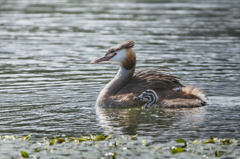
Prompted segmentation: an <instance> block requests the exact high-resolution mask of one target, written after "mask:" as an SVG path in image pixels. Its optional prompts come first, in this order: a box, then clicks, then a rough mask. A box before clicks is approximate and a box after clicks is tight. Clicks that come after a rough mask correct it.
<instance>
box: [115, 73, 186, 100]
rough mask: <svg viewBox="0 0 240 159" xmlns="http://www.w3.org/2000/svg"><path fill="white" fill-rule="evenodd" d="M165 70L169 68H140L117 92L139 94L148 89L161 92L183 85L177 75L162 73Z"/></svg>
mask: <svg viewBox="0 0 240 159" xmlns="http://www.w3.org/2000/svg"><path fill="white" fill-rule="evenodd" d="M163 71H164V72H166V71H167V70H166V69H164V68H155V69H151V70H150V69H144V70H140V71H138V72H136V73H135V74H134V75H133V78H132V80H131V81H130V82H129V83H128V84H127V85H126V86H124V87H123V88H122V89H121V90H120V91H119V92H118V93H117V94H126V93H133V94H135V95H139V94H141V93H142V92H143V90H147V89H152V90H154V91H155V92H156V93H157V94H159V93H158V92H164V91H165V90H170V91H171V92H172V91H173V90H172V89H173V88H176V87H182V86H183V85H182V84H181V83H180V82H179V81H178V80H177V77H176V76H172V75H167V74H162V72H163ZM164 94H165V93H164ZM160 96H161V95H160Z"/></svg>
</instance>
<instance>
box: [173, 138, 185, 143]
mask: <svg viewBox="0 0 240 159" xmlns="http://www.w3.org/2000/svg"><path fill="white" fill-rule="evenodd" d="M175 141H176V142H177V143H185V142H186V141H185V140H184V139H177V140H175Z"/></svg>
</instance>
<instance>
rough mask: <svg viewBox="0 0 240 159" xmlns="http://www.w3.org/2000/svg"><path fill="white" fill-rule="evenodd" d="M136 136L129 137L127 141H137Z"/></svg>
mask: <svg viewBox="0 0 240 159" xmlns="http://www.w3.org/2000/svg"><path fill="white" fill-rule="evenodd" d="M137 136H138V134H136V135H134V136H132V137H130V138H129V139H130V140H137Z"/></svg>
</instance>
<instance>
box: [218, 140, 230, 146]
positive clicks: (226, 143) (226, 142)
mask: <svg viewBox="0 0 240 159" xmlns="http://www.w3.org/2000/svg"><path fill="white" fill-rule="evenodd" d="M230 141H231V139H224V140H220V142H221V143H222V145H230V144H231V142H230Z"/></svg>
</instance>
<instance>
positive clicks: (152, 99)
mask: <svg viewBox="0 0 240 159" xmlns="http://www.w3.org/2000/svg"><path fill="white" fill-rule="evenodd" d="M134 100H142V101H147V103H146V104H144V106H142V108H145V109H146V108H149V107H151V106H152V105H154V104H156V103H157V102H158V95H157V93H156V92H155V91H154V90H151V89H148V90H147V91H146V92H143V93H142V94H140V95H139V96H138V97H135V98H134Z"/></svg>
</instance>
